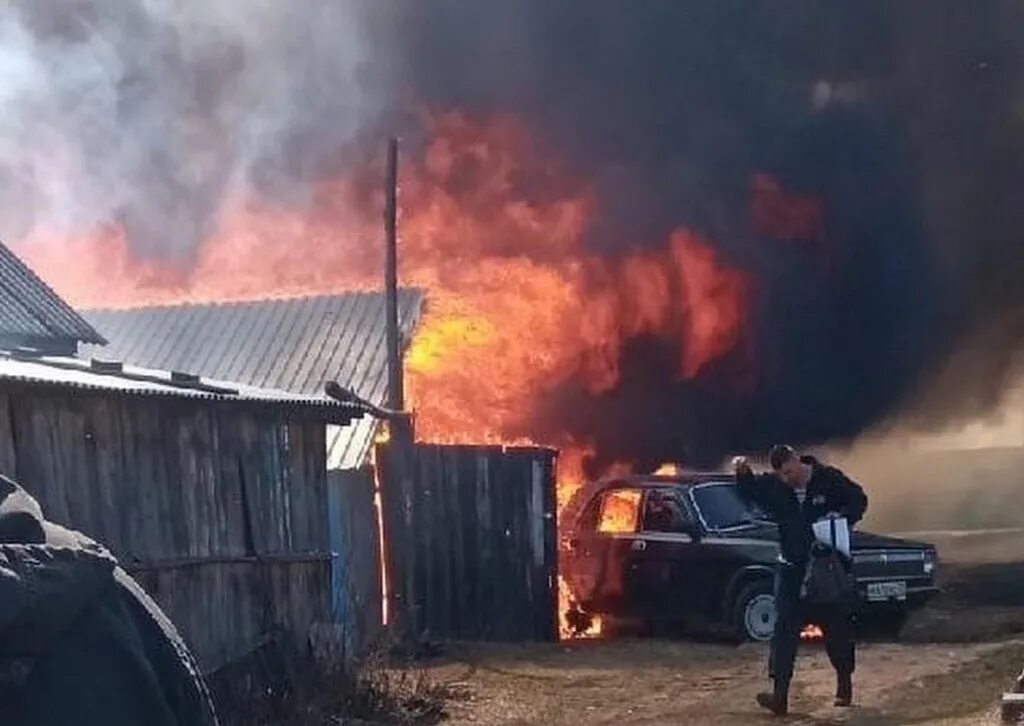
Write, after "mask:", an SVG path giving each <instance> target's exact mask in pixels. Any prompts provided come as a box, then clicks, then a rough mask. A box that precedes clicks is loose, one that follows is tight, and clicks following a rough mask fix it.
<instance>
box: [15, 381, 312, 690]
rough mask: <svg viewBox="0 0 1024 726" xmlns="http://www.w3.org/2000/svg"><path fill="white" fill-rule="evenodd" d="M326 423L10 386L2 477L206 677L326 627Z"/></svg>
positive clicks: (171, 401)
mask: <svg viewBox="0 0 1024 726" xmlns="http://www.w3.org/2000/svg"><path fill="white" fill-rule="evenodd" d="M325 450H326V448H325V441H324V426H323V425H322V424H316V423H303V422H300V421H292V422H283V421H281V420H280V419H278V418H273V417H271V416H270V415H269V414H259V413H255V412H251V411H248V410H242V409H238V408H232V407H230V406H223V405H219V406H215V405H209V404H208V403H207V402H204V401H198V400H197V401H190V400H188V399H169V398H157V397H149V398H147V397H123V396H122V397H117V396H102V395H99V394H95V395H93V394H91V393H83V392H80V391H78V392H70V393H68V394H67V395H64V394H62V393H59V392H53V391H50V390H40V389H36V388H33V387H31V386H25V387H19V386H17V385H13V384H6V385H5V386H4V387H3V388H0V472H2V473H4V474H6V475H8V476H10V477H11V478H13V479H16V480H17V481H19V482H20V483H21V484H22V485H23V486H25V488H26V489H28V490H29V491H30V492H32V493H33V494H34V495H35V496H36V497H38V498H39V500H40V503H41V504H42V506H43V508H44V511H45V512H46V515H47V517H48V518H49V519H52V520H53V521H56V522H59V523H61V524H65V525H68V526H70V527H73V528H75V529H78V530H80V531H82V532H84V533H86V534H87V535H89V536H91V537H93V538H95V539H97V540H98V541H100V542H102V543H103V544H105V545H106V546H107V547H109V548H110V549H111V551H113V552H114V553H115V554H116V555H117V556H118V557H119V558H120V560H121V562H122V564H123V565H124V566H125V568H126V569H128V570H129V571H130V572H132V573H133V574H135V575H136V577H137V578H138V579H139V580H140V581H141V582H142V584H143V585H144V586H145V587H146V588H147V589H148V590H149V592H150V593H152V594H153V595H154V596H155V597H156V599H157V600H158V602H160V603H161V605H162V606H163V607H164V608H165V609H166V610H167V613H168V615H169V616H170V617H171V619H172V620H173V621H174V622H175V623H176V624H177V626H178V627H179V629H180V630H181V631H182V633H183V634H184V635H185V637H186V639H187V640H188V642H189V643H190V645H191V646H192V648H193V649H194V651H195V653H196V656H197V657H198V659H199V661H200V663H201V665H202V666H203V667H204V669H206V670H211V669H215V668H217V667H219V666H221V665H223V664H224V663H226V662H227V661H228V660H230V659H231V658H234V657H236V656H239V655H242V654H244V653H245V652H247V650H249V649H251V648H253V647H256V646H257V645H258V644H259V643H260V642H262V641H263V640H264V639H265V637H266V636H267V634H268V633H269V632H271V631H272V630H273V629H275V628H285V629H288V630H291V631H293V632H297V633H299V634H300V637H302V634H303V633H304V631H305V630H306V629H308V627H309V625H310V624H311V623H313V622H316V621H327V620H329V619H330V586H329V582H330V548H329V542H328V532H327V517H326V511H327V488H326V487H327V485H326V466H325Z"/></svg>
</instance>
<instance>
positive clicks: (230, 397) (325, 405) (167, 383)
mask: <svg viewBox="0 0 1024 726" xmlns="http://www.w3.org/2000/svg"><path fill="white" fill-rule="evenodd" d="M0 381H14V382H17V383H25V384H35V385H47V386H59V387H70V388H74V389H79V390H87V391H102V392H110V393H116V394H120V395H128V396H156V397H165V398H188V399H198V400H202V401H221V402H230V403H243V404H245V403H249V404H269V405H272V406H275V407H280V408H282V409H284V410H287V411H304V412H307V413H309V412H313V413H315V415H316V416H317V417H318V418H320V419H322V420H323V421H325V422H326V421H330V422H335V423H345V422H348V421H350V420H352V419H354V418H356V417H358V416H360V415H362V411H361V409H359V408H358V407H356V406H353V405H351V404H346V403H339V402H337V401H334V400H333V399H330V398H328V397H327V396H325V395H303V394H298V393H293V392H291V391H280V390H274V389H270V388H259V387H256V386H251V385H246V384H244V383H233V382H227V381H219V380H212V379H208V378H202V379H201V380H198V381H187V382H186V381H181V380H178V381H176V380H174V379H173V378H172V374H171V373H170V372H169V371H159V370H153V369H148V368H140V367H138V366H129V365H125V366H121V370H112V369H107V370H106V371H103V370H96V369H94V368H93V367H92V365H91V364H90V362H89V361H83V360H81V359H80V358H71V357H64V356H45V357H43V356H40V357H38V358H18V357H13V358H12V357H9V356H0Z"/></svg>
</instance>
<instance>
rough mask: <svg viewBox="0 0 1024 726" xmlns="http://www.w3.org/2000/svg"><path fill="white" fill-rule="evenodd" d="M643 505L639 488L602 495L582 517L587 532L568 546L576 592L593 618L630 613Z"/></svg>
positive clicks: (579, 534) (610, 491)
mask: <svg viewBox="0 0 1024 726" xmlns="http://www.w3.org/2000/svg"><path fill="white" fill-rule="evenodd" d="M641 501H642V492H641V490H640V489H637V488H636V487H628V486H624V487H615V488H612V489H607V490H605V491H603V492H601V493H600V494H599V495H598V496H597V497H595V499H594V501H593V502H592V503H591V504H590V506H589V507H588V508H587V510H585V511H584V514H583V516H582V517H581V522H582V523H583V526H581V527H579V528H578V533H577V535H576V537H574V539H573V540H572V541H570V547H571V551H572V552H573V555H572V565H571V566H572V569H573V570H574V572H573V573H572V574H571V577H572V578H573V579H572V585H573V589H574V591H575V592H577V593H578V597H579V598H580V600H581V604H583V605H584V607H585V608H587V609H588V610H590V611H591V612H603V613H616V614H628V613H629V612H630V606H631V605H630V604H631V598H630V597H629V595H628V593H630V592H631V591H632V589H633V584H632V574H633V572H634V571H635V570H634V568H633V558H634V556H635V554H636V553H637V551H638V549H637V548H638V546H639V545H638V544H637V529H638V525H639V521H640V504H641Z"/></svg>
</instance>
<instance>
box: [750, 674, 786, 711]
mask: <svg viewBox="0 0 1024 726" xmlns="http://www.w3.org/2000/svg"><path fill="white" fill-rule="evenodd" d="M757 705H758V706H760V707H761V708H764V709H767V710H769V711H771V712H772V713H774V714H775V715H776V716H785V715H786V714H787V713H789V684H788V683H779V682H776V683H775V688H774V689H772V692H771V693H767V692H765V693H758V694H757Z"/></svg>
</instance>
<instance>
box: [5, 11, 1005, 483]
mask: <svg viewBox="0 0 1024 726" xmlns="http://www.w3.org/2000/svg"><path fill="white" fill-rule="evenodd" d="M1022 14H1024V11H1022V10H1021V9H1019V8H1018V7H1017V6H1016V5H1015V4H1012V3H1009V2H994V1H985V0H982V1H980V2H974V3H963V2H962V1H961V0H929V1H928V2H914V1H911V2H903V3H892V2H885V1H883V0H866V1H864V2H858V3H821V2H817V1H814V0H806V1H802V2H801V1H797V0H787V1H784V2H779V1H778V0H774V1H772V2H766V1H755V2H738V1H730V0H726V1H723V2H716V3H681V2H678V1H676V0H652V1H651V2H645V3H638V4H624V3H621V2H611V1H610V0H590V1H588V2H574V3H569V2H559V1H555V2H552V1H551V0H543V1H542V0H522V1H520V2H497V1H496V0H487V1H483V2H474V3H467V2H464V1H463V0H434V1H433V2H430V3H404V4H395V3H370V2H365V3H360V2H355V1H353V2H343V3H324V2H318V1H317V0H296V1H295V2H289V3H280V2H271V0H258V1H254V2H247V3H241V4H240V3H238V2H235V1H234V0H210V1H209V2H205V3H184V4H183V3H174V2H171V0H116V1H115V2H100V0H80V1H79V2H74V3H68V2H57V1H56V0H36V1H35V2H32V3H28V2H24V3H15V4H7V5H5V6H4V8H3V9H2V10H0V81H2V83H0V182H2V184H0V188H2V189H3V190H4V195H5V196H4V201H5V204H3V205H0V232H2V233H3V234H4V235H6V236H7V237H9V238H17V237H20V236H23V235H24V234H26V233H27V232H28V231H30V230H33V229H37V228H73V227H81V226H90V225H92V226H95V225H102V224H105V223H111V224H118V225H121V226H123V227H124V228H125V229H126V230H127V233H128V237H129V239H130V241H131V243H132V245H133V248H134V249H135V251H136V252H137V254H139V255H142V256H148V257H154V256H156V257H163V258H170V259H173V260H175V261H178V262H179V263H180V264H182V265H183V266H187V265H188V264H189V263H190V261H191V259H192V257H193V255H194V254H195V251H196V248H197V246H198V244H199V243H200V241H201V240H202V239H203V237H204V234H205V233H206V232H207V231H208V226H209V225H210V223H211V219H212V218H213V215H214V213H215V211H216V209H218V208H219V207H221V206H222V205H223V204H224V202H225V201H226V200H230V199H233V198H242V199H245V198H247V197H249V196H254V197H259V198H263V199H267V198H269V199H273V200H276V201H279V202H281V203H282V204H286V205H292V206H294V207H296V208H301V206H302V205H303V203H304V202H305V200H306V195H307V194H309V193H310V186H311V183H313V182H315V181H317V180H318V179H322V178H326V177H329V176H330V175H331V174H332V173H335V172H336V171H337V170H338V169H340V168H344V165H345V163H346V159H347V158H348V156H349V155H350V154H351V153H353V150H354V149H355V148H357V147H358V145H359V143H360V142H362V141H365V140H367V139H372V140H373V141H374V143H377V142H379V140H380V139H382V138H384V137H385V136H386V135H389V134H392V133H401V134H403V135H405V136H406V137H407V138H412V139H413V140H414V139H415V134H416V129H415V126H414V125H411V122H410V118H411V116H410V115H409V113H408V112H409V110H410V109H413V110H415V109H417V108H442V109H448V108H458V109H462V110H463V111H465V112H466V113H470V114H473V113H478V114H489V113H514V114H516V115H518V116H520V117H522V118H524V119H526V120H527V122H528V123H529V125H530V128H531V129H532V130H533V131H535V132H536V133H538V134H539V135H540V136H542V138H543V141H544V142H545V144H546V145H547V147H548V148H552V149H557V150H558V151H559V153H560V154H561V155H562V156H563V157H564V159H566V160H567V163H568V164H570V165H571V167H572V168H573V169H574V170H575V171H576V172H577V173H578V174H579V175H580V176H581V177H582V178H586V179H589V180H592V182H593V185H594V187H595V189H596V190H597V202H598V204H597V213H596V216H595V218H594V220H593V223H592V224H591V227H590V228H589V229H588V231H587V244H588V246H589V247H590V248H591V250H592V251H594V252H595V253H597V254H600V255H606V256H608V257H609V258H613V257H615V256H617V255H623V254H627V253H630V252H634V251H636V250H637V249H644V248H649V247H652V246H657V245H664V244H665V240H667V239H668V238H669V233H670V232H671V230H673V229H675V228H678V227H680V226H683V227H686V228H689V229H691V230H694V231H695V232H696V233H697V234H699V235H700V236H701V238H703V239H707V240H713V241H714V243H715V245H716V248H717V252H718V253H719V255H720V256H721V258H722V259H723V260H724V261H725V263H726V264H728V265H730V266H731V267H735V268H739V269H742V270H745V271H746V272H747V273H749V276H750V279H751V280H752V281H753V286H752V290H751V295H752V300H751V307H750V316H751V317H750V320H749V321H748V324H747V333H746V335H745V339H744V341H743V345H742V346H740V347H738V348H737V349H736V350H734V351H732V353H730V354H728V355H726V356H723V357H721V358H720V359H718V360H716V361H715V362H714V363H713V364H711V365H710V366H709V367H708V368H707V369H706V370H704V371H702V372H701V375H699V376H697V377H695V378H691V379H688V380H683V381H680V380H679V377H678V375H677V369H678V367H677V366H676V365H674V363H673V361H678V360H679V359H680V353H681V351H680V350H679V349H678V348H679V346H680V345H682V343H680V341H666V340H663V339H659V338H657V337H651V336H639V337H637V338H635V339H634V340H631V341H629V344H628V345H626V346H625V347H624V348H623V349H622V351H621V361H620V362H619V369H620V370H621V384H620V385H619V386H618V387H616V388H614V389H613V390H608V391H603V392H600V393H595V392H594V391H593V390H592V388H589V387H588V386H587V385H585V382H584V381H583V380H582V378H579V379H578V380H577V378H574V377H569V378H568V379H567V380H564V381H553V382H552V385H553V386H554V390H553V391H552V394H551V396H549V397H547V399H546V400H545V401H544V402H543V404H541V405H539V406H537V407H535V408H534V410H533V411H531V415H530V416H528V417H527V419H525V420H524V421H523V422H522V427H521V428H522V429H523V431H522V432H523V433H527V434H530V435H532V436H534V437H537V438H541V439H543V438H544V437H545V436H549V435H550V436H554V435H555V434H558V435H562V434H565V433H569V434H570V435H571V436H572V437H573V438H575V439H578V440H582V441H592V442H594V443H595V445H596V449H597V451H598V456H599V460H598V461H597V462H596V464H597V465H601V464H603V463H609V462H612V461H631V462H634V463H638V464H640V465H641V466H654V465H656V464H657V463H659V462H661V461H664V460H669V459H683V460H685V461H687V462H688V463H693V464H705V463H714V462H716V461H717V460H718V458H719V457H720V456H721V455H722V454H723V453H725V452H727V451H732V450H737V449H754V448H760V447H764V446H766V445H768V444H769V443H771V442H773V441H777V440H786V441H790V442H793V443H814V442H821V441H826V440H832V439H844V438H849V437H853V436H855V435H856V434H857V433H859V432H860V431H862V430H864V429H865V428H866V427H867V426H869V425H871V424H873V423H876V422H878V421H879V420H881V419H885V418H886V417H890V416H893V415H895V414H897V413H899V414H901V415H903V416H905V417H907V418H909V419H911V420H913V421H914V425H916V426H921V427H928V426H932V425H938V424H940V423H941V422H944V421H947V420H949V419H951V418H956V417H960V416H966V415H976V414H978V413H979V412H983V411H985V410H987V409H988V408H989V407H991V406H992V405H993V404H994V403H995V402H996V401H997V400H998V398H999V396H1000V394H1001V392H1002V391H1003V389H1004V388H1005V386H1006V384H1007V382H1008V381H1010V380H1011V379H1012V378H1013V377H1014V376H1015V375H1016V374H1017V373H1018V372H1019V363H1020V355H1021V341H1022V340H1024V286H1022V285H1020V283H1019V281H1018V279H1017V278H1018V275H1019V274H1020V271H1021V270H1022V269H1024V265H1022V264H1021V263H1022V259H1021V258H1022V257H1024V247H1022V246H1021V245H1020V243H1019V241H1018V240H1017V235H1018V234H1019V230H1021V229H1024V203H1022V202H1024V199H1021V196H1022V195H1024V128H1022V118H1021V112H1020V108H1021V107H1022V101H1024V92H1022V91H1024V89H1022V88H1021V79H1024V73H1022V71H1024V39H1022V38H1021V37H1020V34H1019V33H1018V32H1016V31H1017V29H1018V28H1019V27H1020V21H1021V20H1022V19H1024V18H1022V17H1021V15H1022ZM407 148H415V144H414V143H413V144H410V145H409V146H408V147H407ZM524 183H525V184H527V185H529V180H524ZM509 254H510V255H514V254H521V252H516V251H515V250H509ZM595 284H597V283H596V282H595Z"/></svg>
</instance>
